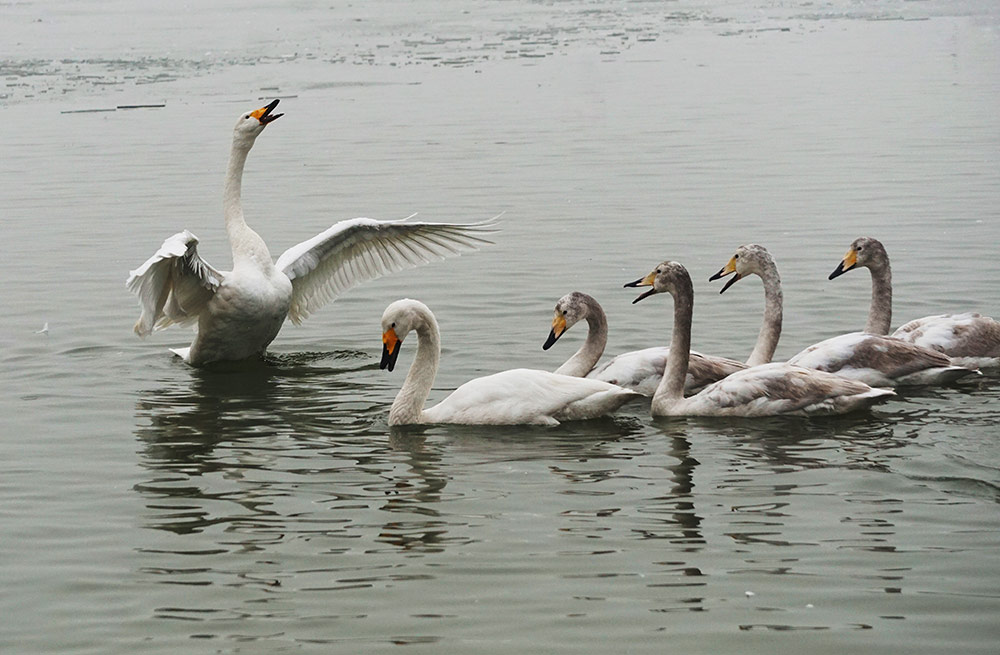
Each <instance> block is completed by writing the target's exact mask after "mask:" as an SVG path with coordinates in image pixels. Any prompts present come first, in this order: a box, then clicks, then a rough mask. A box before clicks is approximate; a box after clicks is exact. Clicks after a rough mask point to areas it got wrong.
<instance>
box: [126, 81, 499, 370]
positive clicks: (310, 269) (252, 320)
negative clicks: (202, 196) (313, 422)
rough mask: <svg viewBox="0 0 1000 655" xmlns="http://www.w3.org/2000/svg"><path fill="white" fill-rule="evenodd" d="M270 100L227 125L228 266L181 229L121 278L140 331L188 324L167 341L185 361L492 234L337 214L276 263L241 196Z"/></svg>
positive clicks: (230, 346)
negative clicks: (188, 334) (182, 342)
mask: <svg viewBox="0 0 1000 655" xmlns="http://www.w3.org/2000/svg"><path fill="white" fill-rule="evenodd" d="M277 106H278V100H274V101H273V102H271V103H270V104H268V105H266V106H264V107H261V108H260V109H257V110H256V111H251V112H248V113H245V114H243V115H241V116H240V118H239V120H238V121H237V122H236V127H235V128H234V130H233V145H232V151H231V153H230V156H229V168H228V171H227V173H226V183H225V190H224V194H223V200H224V209H225V221H226V232H227V234H228V236H229V242H230V245H231V247H232V253H233V270H231V271H220V270H217V269H215V268H213V267H212V266H211V265H209V264H208V262H206V261H205V260H204V259H202V258H201V256H200V255H199V254H198V249H197V245H198V239H197V237H195V236H194V235H193V234H192V233H191V232H189V231H187V230H184V231H183V232H178V233H177V234H174V235H173V236H171V237H169V238H167V239H166V240H165V241H164V242H163V245H161V246H160V249H159V250H157V251H156V254H154V255H153V256H152V257H150V258H149V259H148V260H146V262H145V263H143V264H142V265H141V266H140V267H139V268H137V269H135V270H134V271H131V272H130V274H129V277H128V280H127V281H126V286H127V287H128V289H129V290H130V291H132V292H133V293H135V294H137V295H138V296H139V307H140V308H141V313H140V316H139V320H138V321H137V322H136V324H135V332H136V334H138V335H139V336H140V337H145V336H148V335H149V334H151V333H152V332H153V331H154V330H159V329H162V328H165V327H167V326H169V325H171V324H174V323H177V324H179V325H193V324H197V326H198V328H197V335H196V336H195V338H194V341H193V342H192V343H191V345H190V347H188V348H178V349H172V352H174V353H175V354H177V355H179V356H180V357H182V358H183V359H184V361H185V362H187V363H188V364H191V365H192V366H202V365H205V364H209V363H211V362H216V361H226V360H241V359H246V358H249V357H254V356H261V355H263V354H264V352H265V350H266V349H267V346H268V344H270V343H271V341H272V340H273V339H274V337H275V336H277V334H278V330H280V329H281V325H282V323H284V321H285V318H286V317H287V318H289V319H291V321H292V323H295V324H296V325H297V324H299V323H301V322H302V320H303V319H305V318H306V317H307V316H309V315H310V314H311V313H312V312H314V311H316V310H317V309H319V308H320V307H321V306H322V305H324V304H326V303H328V302H330V301H331V300H333V299H334V298H335V297H336V296H338V295H340V294H341V293H343V292H344V291H346V290H348V289H350V288H351V287H353V286H355V285H357V284H359V283H360V282H364V281H366V280H371V279H374V278H377V277H380V276H382V275H385V274H387V273H391V272H395V271H398V270H401V269H403V268H408V267H411V266H419V265H421V264H424V263H427V262H430V261H434V260H439V259H444V258H445V257H447V256H450V255H453V254H460V253H462V252H468V251H472V250H476V249H478V247H479V246H480V245H483V244H489V243H491V242H490V241H488V240H487V239H486V238H485V237H484V236H483V235H484V234H487V233H489V232H493V231H495V225H496V223H495V219H493V220H490V221H482V222H479V223H471V224H466V225H460V224H449V223H420V222H405V220H404V221H375V220H372V219H369V218H355V219H353V220H347V221H340V222H339V223H336V224H334V225H333V226H332V227H330V228H329V229H327V230H326V231H324V232H322V233H320V234H318V235H316V236H314V237H313V238H311V239H309V240H307V241H303V242H302V243H300V244H298V245H295V246H292V247H291V248H289V249H288V250H286V251H285V252H284V253H283V254H282V255H281V256H280V257H278V260H277V262H273V261H272V260H271V253H270V252H269V251H268V249H267V245H266V244H265V243H264V240H263V239H262V238H261V237H260V236H259V235H258V234H257V233H256V232H254V231H253V230H252V229H250V227H249V226H248V225H247V223H246V220H245V219H244V217H243V207H242V204H241V201H240V194H241V185H242V178H243V167H244V164H245V163H246V159H247V154H248V153H249V152H250V149H251V148H252V147H253V144H254V141H255V140H256V139H257V137H258V136H259V135H260V134H261V132H263V131H264V128H265V127H267V126H268V125H269V124H271V123H272V122H273V121H275V120H276V119H278V118H279V117H280V116H282V115H283V114H275V113H272V112H273V111H274V108H275V107H277Z"/></svg>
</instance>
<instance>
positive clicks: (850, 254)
mask: <svg viewBox="0 0 1000 655" xmlns="http://www.w3.org/2000/svg"><path fill="white" fill-rule="evenodd" d="M857 265H858V253H857V251H855V250H854V248H851V249H850V250H848V251H847V254H846V255H844V258H843V259H842V260H840V263H839V264H837V268H835V269H833V273H830V277H828V278H827V279H828V280H832V279H833V278H835V277H839V276H841V275H843V274H844V273H846V272H847V271H849V270H851V269H852V268H854V267H855V266H857Z"/></svg>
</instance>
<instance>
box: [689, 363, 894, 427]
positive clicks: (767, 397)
mask: <svg viewBox="0 0 1000 655" xmlns="http://www.w3.org/2000/svg"><path fill="white" fill-rule="evenodd" d="M871 391H872V388H871V387H869V386H868V385H866V384H863V383H861V382H857V381H854V380H849V379H847V378H842V377H838V376H836V375H833V374H830V373H825V372H823V371H816V370H810V369H803V368H800V367H798V366H790V365H788V364H784V363H780V362H776V363H771V364H763V365H761V366H755V367H752V368H747V369H744V370H742V371H737V372H736V373H733V374H732V375H730V376H729V377H727V378H724V379H722V380H720V381H719V382H717V383H715V384H713V385H711V386H709V387H707V388H706V389H705V390H704V391H703V392H702V393H701V394H699V395H698V396H697V397H696V398H697V399H698V400H701V399H702V398H701V397H702V396H704V399H705V400H710V401H711V403H710V404H711V405H713V406H718V407H719V408H721V409H722V410H723V413H725V410H731V411H733V412H734V413H736V412H739V413H740V414H744V415H747V416H753V415H760V416H765V415H773V414H789V413H795V412H797V411H802V410H807V409H809V408H817V409H819V407H818V406H822V405H823V404H824V403H827V402H834V401H842V400H843V399H848V398H851V397H861V396H864V395H865V394H869V392H871ZM880 391H881V390H880ZM883 394H884V395H888V394H885V392H881V393H880V394H877V395H883Z"/></svg>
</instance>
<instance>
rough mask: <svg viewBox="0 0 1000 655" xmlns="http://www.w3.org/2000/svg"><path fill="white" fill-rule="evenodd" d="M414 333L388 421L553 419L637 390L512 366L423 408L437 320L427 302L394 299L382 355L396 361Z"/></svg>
mask: <svg viewBox="0 0 1000 655" xmlns="http://www.w3.org/2000/svg"><path fill="white" fill-rule="evenodd" d="M411 331H415V332H416V333H417V353H416V356H415V357H414V360H413V363H412V364H411V365H410V371H409V373H408V374H407V376H406V381H405V382H404V383H403V387H402V388H401V389H400V391H399V393H398V394H397V396H396V399H395V400H394V401H393V403H392V407H391V408H390V409H389V425H413V424H435V423H456V424H462V425H547V426H552V425H558V424H559V423H560V421H571V420H582V419H590V418H596V417H599V416H604V415H606V414H610V413H611V412H613V411H615V410H617V409H618V408H619V407H621V406H622V405H623V404H625V403H626V402H628V401H629V400H631V399H632V398H638V397H640V394H638V393H636V392H634V391H632V390H629V389H623V388H622V387H618V386H615V385H613V384H608V383H607V382H601V381H600V380H588V379H585V378H578V377H571V376H568V375H562V374H559V373H550V372H548V371H537V370H531V369H523V368H519V369H512V370H509V371H502V372H500V373H495V374H493V375H488V376H485V377H481V378H476V379H474V380H470V381H469V382H466V383H465V384H463V385H462V386H460V387H458V388H457V389H455V391H453V392H452V393H451V394H450V395H449V396H448V397H447V398H445V399H444V400H443V401H441V402H440V403H438V404H437V405H434V406H433V407H430V408H428V409H424V408H423V407H424V404H425V403H426V401H427V397H428V395H429V394H430V390H431V387H432V385H433V384H434V378H435V376H436V375H437V369H438V364H439V361H440V357H441V339H440V331H439V329H438V324H437V320H436V319H435V318H434V314H432V313H431V310H430V309H428V308H427V306H426V305H424V304H423V303H421V302H419V301H417V300H410V299H403V300H397V301H396V302H394V303H392V304H391V305H389V306H388V307H387V308H386V310H385V312H384V313H383V315H382V346H383V348H382V361H381V363H380V365H379V366H380V368H383V369H386V368H388V369H389V370H390V371H391V370H392V369H393V368H394V367H395V365H396V358H397V357H398V355H399V349H400V343H401V342H402V340H403V339H404V338H405V337H406V335H407V334H409V333H410V332H411Z"/></svg>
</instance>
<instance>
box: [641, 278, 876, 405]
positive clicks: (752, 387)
mask: <svg viewBox="0 0 1000 655" xmlns="http://www.w3.org/2000/svg"><path fill="white" fill-rule="evenodd" d="M625 286H626V287H644V286H651V287H652V289H650V290H649V291H647V292H646V293H643V294H642V295H640V296H639V297H638V298H636V299H635V300H633V301H632V302H633V304H634V303H637V302H639V301H640V300H643V299H645V298H648V297H649V296H652V295H654V294H658V293H669V294H671V295H672V296H673V297H674V329H673V336H672V337H671V341H670V356H669V357H668V359H667V367H666V369H665V371H664V373H663V379H662V380H661V381H660V385H659V386H658V387H657V388H656V393H655V394H653V401H652V405H651V412H652V414H653V416H745V417H752V416H774V415H779V414H790V415H800V416H808V415H818V414H843V413H846V412H851V411H855V410H859V409H866V408H868V407H870V406H871V405H873V404H874V403H877V402H881V401H884V400H887V399H889V398H891V397H892V396H894V395H895V393H894V392H892V391H890V390H888V389H875V388H872V387H870V386H868V385H867V384H864V383H862V382H858V381H855V380H848V379H846V378H843V377H840V376H838V375H833V374H831V373H826V372H823V371H816V370H812V369H807V368H802V367H799V366H792V365H790V364H784V363H771V364H761V365H759V366H752V367H749V368H745V369H743V370H740V371H736V372H735V373H733V374H732V375H730V376H728V377H726V378H723V379H721V380H719V381H718V382H714V383H712V384H710V385H708V386H707V387H705V388H704V389H702V390H701V391H700V392H698V393H697V394H695V395H693V396H689V397H687V398H685V397H684V377H685V375H686V373H687V367H688V357H687V353H688V352H689V350H690V347H691V317H692V311H693V308H694V289H693V287H692V285H691V276H690V275H688V272H687V270H686V269H685V268H684V267H683V266H682V265H680V264H678V263H676V262H671V261H664V262H662V263H660V264H659V265H658V266H657V267H656V268H655V269H654V270H653V272H651V273H650V274H649V275H647V276H646V277H644V278H640V279H638V280H636V281H634V282H629V283H628V284H626V285H625Z"/></svg>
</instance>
